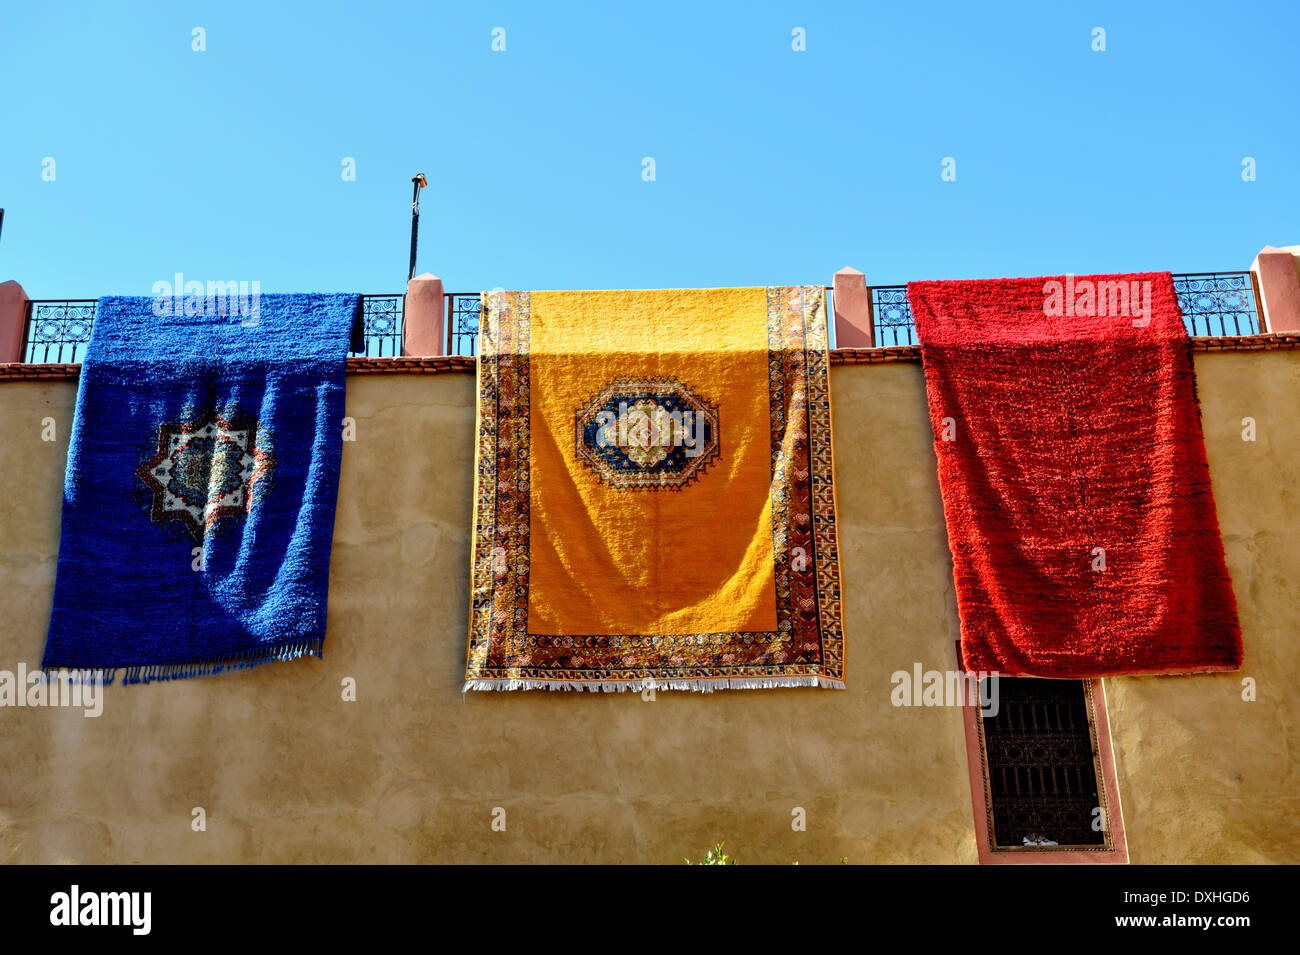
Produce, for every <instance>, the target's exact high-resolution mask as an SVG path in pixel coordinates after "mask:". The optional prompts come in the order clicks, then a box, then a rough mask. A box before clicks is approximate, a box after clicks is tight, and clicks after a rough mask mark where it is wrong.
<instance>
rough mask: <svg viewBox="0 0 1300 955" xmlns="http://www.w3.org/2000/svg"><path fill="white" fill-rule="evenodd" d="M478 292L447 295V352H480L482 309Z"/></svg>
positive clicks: (453, 353) (470, 353)
mask: <svg viewBox="0 0 1300 955" xmlns="http://www.w3.org/2000/svg"><path fill="white" fill-rule="evenodd" d="M480 298H481V296H480V295H479V293H478V292H452V293H450V294H448V295H447V354H448V355H469V356H470V357H473V356H475V355H477V354H478V320H479V312H480V310H481V309H482V304H481V302H480Z"/></svg>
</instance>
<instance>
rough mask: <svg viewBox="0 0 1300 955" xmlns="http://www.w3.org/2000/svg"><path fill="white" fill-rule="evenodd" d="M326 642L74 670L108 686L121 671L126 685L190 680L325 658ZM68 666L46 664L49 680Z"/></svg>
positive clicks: (317, 639) (297, 642)
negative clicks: (97, 675)
mask: <svg viewBox="0 0 1300 955" xmlns="http://www.w3.org/2000/svg"><path fill="white" fill-rule="evenodd" d="M324 644H325V638H324V637H313V638H312V639H310V640H295V641H293V642H292V643H281V644H277V645H275V646H270V647H258V648H257V649H255V650H241V651H240V652H238V653H227V654H224V655H222V656H215V657H206V658H204V659H201V660H182V661H180V662H175V663H150V664H146V665H141V666H130V667H118V668H116V669H111V670H100V671H94V670H81V669H76V670H72V671H71V672H72V673H76V674H78V675H81V674H82V673H85V674H88V675H93V674H94V673H95V672H99V673H101V674H102V675H103V681H104V685H105V686H111V685H112V684H113V682H114V681H115V680H116V679H117V675H118V673H121V674H122V685H123V686H126V685H127V684H131V683H155V682H161V681H163V680H188V679H191V678H192V677H198V676H216V675H217V674H219V673H230V672H232V671H235V670H248V669H251V668H253V667H257V666H261V665H262V664H264V663H275V662H277V661H281V660H296V659H298V658H299V657H302V656H312V657H316V658H317V659H324V655H323V653H322V649H323V647H324ZM64 669H66V668H63V667H59V666H56V665H53V664H51V665H47V666H46V667H45V673H46V679H49V678H50V677H52V676H54V675H56V674H57V673H58V672H59V671H60V670H64Z"/></svg>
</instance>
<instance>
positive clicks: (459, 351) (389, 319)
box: [23, 272, 1264, 363]
mask: <svg viewBox="0 0 1300 955" xmlns="http://www.w3.org/2000/svg"><path fill="white" fill-rule="evenodd" d="M868 291H869V293H870V302H871V325H872V328H873V329H874V331H875V342H876V345H877V347H886V346H895V345H915V344H916V343H917V338H916V326H915V324H914V322H913V320H912V307H911V305H910V303H909V302H908V300H907V286H906V285H875V286H872V287H871V288H870V289H868ZM1174 292H1175V293H1176V294H1177V296H1178V304H1179V306H1180V307H1181V308H1182V312H1183V321H1184V323H1185V324H1186V325H1187V331H1188V333H1189V334H1191V335H1193V336H1210V337H1221V336H1226V335H1257V334H1259V332H1260V330H1261V329H1262V328H1263V327H1264V322H1263V316H1262V314H1261V312H1260V307H1259V294H1258V291H1257V289H1256V288H1255V279H1254V274H1253V273H1251V272H1175V273H1174ZM479 299H480V296H479V293H478V292H450V293H448V294H447V338H446V343H445V344H446V346H447V347H446V354H448V355H469V356H473V355H475V354H477V349H478V327H479V311H480V304H479ZM405 302H406V297H405V296H404V295H363V296H362V316H363V321H364V329H363V339H364V346H363V348H362V349H361V350H360V351H353V352H349V354H351V355H357V356H366V357H370V358H384V357H391V356H394V355H400V354H402V325H403V318H404V314H405ZM833 314H834V312H833V310H832V308H831V306H830V304H829V302H828V305H827V315H828V319H829V316H830V315H833ZM94 324H95V299H40V300H36V301H32V302H29V303H28V307H27V322H26V328H25V329H24V339H23V341H24V348H23V361H25V362H32V363H35V362H68V363H74V362H79V361H81V359H82V358H83V357H85V354H86V344H87V342H89V341H90V331H91V329H92V328H93V327H94Z"/></svg>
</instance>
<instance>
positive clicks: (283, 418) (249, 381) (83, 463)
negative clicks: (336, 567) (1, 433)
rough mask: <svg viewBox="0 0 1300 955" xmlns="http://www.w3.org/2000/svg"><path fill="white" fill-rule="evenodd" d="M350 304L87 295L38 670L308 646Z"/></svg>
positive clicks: (286, 652) (216, 666) (330, 502)
mask: <svg viewBox="0 0 1300 955" xmlns="http://www.w3.org/2000/svg"><path fill="white" fill-rule="evenodd" d="M360 301H361V300H360V296H358V295H262V296H260V299H259V300H258V301H257V303H256V306H257V307H256V308H254V309H251V310H249V309H245V311H244V312H243V313H242V314H241V313H240V312H236V313H235V314H234V315H230V314H228V313H227V314H224V315H217V314H212V312H213V311H215V310H214V309H212V308H210V307H209V308H207V309H203V308H192V309H187V308H183V307H180V305H181V302H180V301H179V300H177V301H176V305H177V306H178V307H176V308H171V307H170V306H171V303H172V300H171V299H157V300H156V299H151V298H104V299H100V301H99V307H98V309H97V312H96V316H95V325H94V328H93V331H92V333H91V339H90V344H89V345H88V346H87V350H86V358H85V361H84V363H83V364H82V366H81V382H80V387H79V390H78V392H77V409H76V416H75V418H74V419H73V424H72V436H71V444H70V446H69V448H68V465H67V475H66V478H65V485H64V492H63V526H62V535H61V539H60V542H59V563H58V578H57V582H56V585H55V591H54V612H53V615H52V617H51V620H50V632H49V638H48V640H47V642H46V645H45V659H44V666H45V668H46V669H47V670H55V669H61V668H68V669H72V670H81V671H86V670H104V671H108V672H107V673H106V674H105V679H106V680H107V681H108V682H111V681H112V679H114V678H115V677H116V675H117V671H118V670H121V671H123V672H122V675H123V678H124V682H127V683H141V682H144V683H147V682H150V681H152V680H168V679H180V678H184V677H191V676H202V675H206V674H213V673H220V672H223V671H226V670H236V669H242V668H244V667H251V666H257V665H258V664H261V663H267V662H270V661H272V660H286V659H292V658H295V657H298V656H302V655H303V654H312V655H315V656H320V652H321V644H322V641H323V639H324V636H325V608H326V602H327V599H328V589H329V563H330V542H331V538H332V536H333V530H334V507H335V503H336V500H337V497H338V479H339V460H340V457H341V455H342V449H343V445H342V438H343V396H344V371H345V364H346V358H347V351H348V345H349V340H350V338H351V336H352V332H353V328H354V323H355V319H356V316H357V314H358V310H359V308H360ZM158 303H163V304H162V305H161V306H160V305H159V304H158ZM186 311H207V312H208V314H198V315H191V314H185V312H186ZM222 311H226V309H224V308H223V309H222ZM249 311H251V312H252V314H251V315H249ZM159 312H161V313H162V314H161V315H160V314H158V313H159Z"/></svg>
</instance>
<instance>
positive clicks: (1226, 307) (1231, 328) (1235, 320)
mask: <svg viewBox="0 0 1300 955" xmlns="http://www.w3.org/2000/svg"><path fill="white" fill-rule="evenodd" d="M1174 292H1175V294H1176V295H1177V296H1178V306H1179V308H1181V309H1182V310H1183V324H1185V325H1186V326H1187V333H1188V334H1189V335H1213V336H1220V335H1258V334H1259V331H1260V329H1261V328H1263V327H1264V319H1263V316H1262V315H1261V313H1260V308H1259V295H1258V294H1257V292H1256V289H1255V281H1254V273H1252V272H1182V273H1178V274H1175V275H1174Z"/></svg>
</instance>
